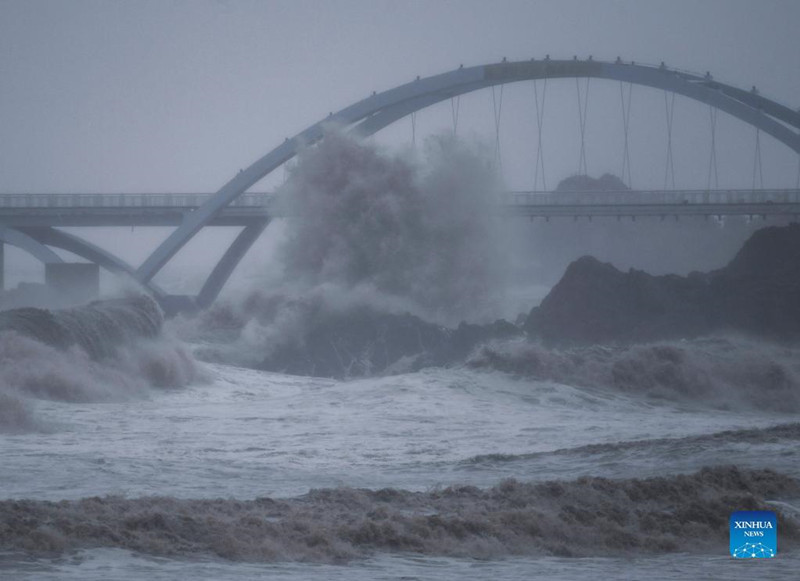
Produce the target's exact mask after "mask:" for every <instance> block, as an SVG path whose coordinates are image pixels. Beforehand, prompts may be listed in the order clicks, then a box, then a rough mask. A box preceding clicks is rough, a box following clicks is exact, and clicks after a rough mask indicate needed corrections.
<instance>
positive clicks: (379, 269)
mask: <svg viewBox="0 0 800 581" xmlns="http://www.w3.org/2000/svg"><path fill="white" fill-rule="evenodd" d="M487 159H488V158H487V156H486V155H484V154H482V153H481V151H480V148H479V147H478V146H473V145H468V144H466V143H464V142H462V141H459V140H456V139H455V138H453V137H452V136H448V137H436V138H432V139H430V140H429V141H428V142H427V144H426V147H425V149H424V153H423V154H422V156H421V157H420V158H415V157H413V156H412V155H410V154H408V153H405V154H397V153H390V152H387V151H384V150H382V149H380V148H378V147H377V146H375V145H374V144H371V143H369V142H364V141H359V140H357V139H355V138H353V137H350V136H347V135H345V134H343V133H342V132H340V131H338V130H336V129H333V130H330V131H329V133H328V135H326V138H325V139H324V140H323V141H322V142H321V143H320V144H319V145H317V146H315V147H312V148H309V149H307V150H306V151H304V152H302V153H301V154H300V156H299V160H298V162H297V165H296V166H294V167H293V168H292V170H291V173H290V177H289V180H288V181H287V183H286V185H285V186H284V187H283V191H282V195H281V200H282V204H284V206H285V209H284V211H285V213H286V214H287V215H288V216H289V218H287V223H286V225H285V233H286V234H285V237H284V239H283V240H282V242H281V243H280V245H279V247H278V249H277V251H276V256H277V257H278V262H279V264H278V265H273V266H271V267H270V268H272V269H276V268H277V270H280V271H281V272H282V276H283V281H284V282H283V283H282V284H281V285H279V286H274V287H268V288H257V289H252V290H251V291H250V292H249V293H248V294H247V295H246V296H245V297H244V298H240V299H239V300H237V301H234V302H229V303H227V304H224V303H223V304H217V305H214V306H213V307H212V308H211V309H210V310H209V311H208V312H206V313H203V314H201V316H200V317H199V318H198V319H197V320H194V321H186V320H184V321H181V322H179V323H178V325H179V326H180V327H181V336H182V337H184V338H185V339H187V340H190V341H198V340H199V341H203V342H206V343H210V345H208V346H206V347H204V348H203V349H202V351H201V353H202V354H203V355H202V356H204V357H206V358H208V359H211V360H214V361H221V362H227V363H232V364H236V365H243V366H247V367H255V368H260V369H270V370H275V371H287V372H290V373H297V374H301V375H302V374H307V375H322V376H328V377H338V378H347V377H359V376H364V375H371V374H376V373H383V372H386V371H387V370H395V371H398V370H400V371H402V370H404V369H418V368H419V367H421V366H425V365H430V364H444V363H448V362H451V361H452V360H454V354H455V353H458V354H459V355H460V356H461V357H462V358H463V356H466V355H467V353H468V351H469V346H468V348H467V349H466V350H465V349H464V348H463V345H461V344H459V345H458V346H457V347H456V348H453V346H452V345H450V344H447V343H448V340H449V337H450V335H451V334H452V333H453V330H452V329H454V328H455V327H456V326H457V325H458V324H459V323H460V322H461V321H464V320H468V321H490V320H492V319H491V318H490V317H494V316H496V315H497V314H498V313H499V312H500V311H502V310H503V304H502V303H503V300H502V298H503V293H504V291H505V289H506V286H507V285H506V280H505V278H506V275H507V269H506V265H505V264H506V255H507V253H505V252H503V248H504V246H503V241H504V238H503V232H502V224H501V223H500V221H499V219H498V217H497V216H496V194H497V192H498V191H499V190H500V189H501V186H500V183H499V177H498V176H497V174H496V172H495V171H494V170H493V169H492V168H491V164H490V163H488V161H487ZM447 326H449V327H451V328H452V329H451V328H446V327H447ZM509 333H511V331H510V330H509V329H505V330H504V331H503V333H502V336H504V337H507V336H509ZM514 333H518V331H517V330H514ZM514 333H511V334H512V335H513V334H514ZM489 336H492V337H493V336H494V335H493V334H492V333H487V337H489ZM437 350H438V352H437V353H434V354H432V355H431V354H430V353H429V352H430V351H437ZM445 352H446V353H445ZM398 362H406V363H409V362H410V364H409V365H401V366H400V367H398V366H397V365H396V364H397V363H398Z"/></svg>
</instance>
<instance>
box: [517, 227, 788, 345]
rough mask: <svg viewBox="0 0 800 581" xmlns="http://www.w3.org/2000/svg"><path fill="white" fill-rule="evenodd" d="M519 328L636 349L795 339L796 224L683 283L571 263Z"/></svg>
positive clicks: (550, 337)
mask: <svg viewBox="0 0 800 581" xmlns="http://www.w3.org/2000/svg"><path fill="white" fill-rule="evenodd" d="M524 328H525V330H526V332H527V333H528V334H529V335H532V336H535V337H538V338H540V339H542V340H544V341H545V342H546V343H552V344H593V343H623V344H628V343H634V342H641V341H651V340H658V339H674V338H688V337H697V336H701V335H706V334H709V333H714V332H719V331H739V332H744V333H747V334H752V335H756V336H759V337H765V338H769V339H773V340H780V341H794V340H797V339H800V225H798V224H790V225H789V226H786V227H770V228H764V229H762V230H759V231H758V232H756V233H755V234H754V235H753V236H752V237H751V238H750V239H749V240H748V241H747V242H746V243H745V245H744V246H743V247H742V249H741V250H740V251H739V253H738V254H737V255H736V257H735V258H734V259H733V260H732V261H731V262H730V263H729V264H728V265H727V266H726V267H724V268H722V269H720V270H717V271H713V272H710V273H707V274H700V273H692V274H690V275H689V276H688V277H680V276H675V275H667V276H652V275H649V274H647V273H645V272H642V271H638V270H630V271H629V272H627V273H625V272H621V271H619V270H617V269H616V268H614V267H613V266H612V265H610V264H604V263H601V262H600V261H598V260H596V259H595V258H592V257H588V256H587V257H583V258H581V259H579V260H577V261H575V262H573V263H572V264H571V265H570V266H569V267H568V268H567V271H566V273H565V274H564V276H563V278H562V279H561V281H559V283H558V284H557V285H556V286H555V287H554V288H553V290H552V291H551V292H550V293H549V294H548V296H547V297H546V298H545V299H544V300H543V301H542V303H541V305H540V306H539V307H537V308H534V309H533V310H532V311H531V313H530V315H529V316H528V319H527V321H526V322H525V324H524Z"/></svg>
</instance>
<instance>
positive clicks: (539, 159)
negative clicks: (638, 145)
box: [533, 77, 800, 191]
mask: <svg viewBox="0 0 800 581" xmlns="http://www.w3.org/2000/svg"><path fill="white" fill-rule="evenodd" d="M546 94H547V78H546V77H545V79H544V86H543V87H542V103H541V106H540V105H539V88H538V85H537V82H536V80H535V79H534V81H533V98H534V102H535V103H536V130H537V133H538V143H537V146H536V165H535V166H534V171H533V190H534V191H537V187H538V185H539V166H541V168H542V190H543V191H547V180H545V175H544V151H543V150H542V123H544V101H545V95H546ZM798 171H800V170H798ZM798 175H800V174H798Z"/></svg>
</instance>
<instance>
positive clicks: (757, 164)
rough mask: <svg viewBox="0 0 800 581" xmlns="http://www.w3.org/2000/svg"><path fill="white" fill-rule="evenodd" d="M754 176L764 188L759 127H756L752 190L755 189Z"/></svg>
mask: <svg viewBox="0 0 800 581" xmlns="http://www.w3.org/2000/svg"><path fill="white" fill-rule="evenodd" d="M756 176H758V184H759V187H760V188H761V189H764V171H763V168H762V166H761V129H759V128H758V127H756V150H755V154H754V156H753V190H755V189H756Z"/></svg>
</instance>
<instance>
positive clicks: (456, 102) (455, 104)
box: [450, 95, 461, 135]
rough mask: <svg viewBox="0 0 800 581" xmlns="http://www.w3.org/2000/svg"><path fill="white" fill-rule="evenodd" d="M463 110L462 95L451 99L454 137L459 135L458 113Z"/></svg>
mask: <svg viewBox="0 0 800 581" xmlns="http://www.w3.org/2000/svg"><path fill="white" fill-rule="evenodd" d="M460 108H461V95H458V96H456V97H450V114H451V116H452V117H453V135H456V134H457V133H458V113H459V109H460Z"/></svg>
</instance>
